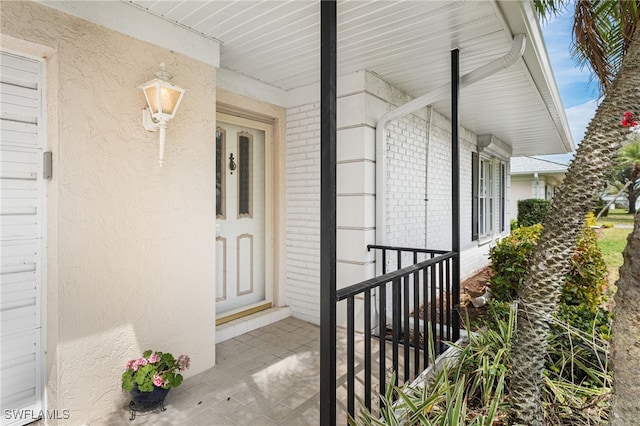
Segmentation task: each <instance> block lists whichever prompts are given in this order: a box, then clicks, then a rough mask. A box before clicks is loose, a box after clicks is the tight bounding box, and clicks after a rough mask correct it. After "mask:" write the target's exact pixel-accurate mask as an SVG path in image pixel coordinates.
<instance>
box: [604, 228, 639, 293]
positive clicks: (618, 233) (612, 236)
mask: <svg viewBox="0 0 640 426" xmlns="http://www.w3.org/2000/svg"><path fill="white" fill-rule="evenodd" d="M632 230H633V229H632V228H601V229H598V247H600V250H602V257H603V258H604V261H605V263H606V264H607V269H608V270H609V277H608V281H609V283H610V284H614V283H615V282H616V281H617V280H618V269H619V268H620V267H621V266H622V251H623V250H624V248H625V247H626V246H627V236H628V235H629V233H631V231H632Z"/></svg>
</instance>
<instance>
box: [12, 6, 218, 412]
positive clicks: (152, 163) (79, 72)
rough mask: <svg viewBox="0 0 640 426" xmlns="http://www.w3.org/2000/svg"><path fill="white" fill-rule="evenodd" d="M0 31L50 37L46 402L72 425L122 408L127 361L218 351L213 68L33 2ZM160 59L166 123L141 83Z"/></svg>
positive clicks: (207, 356)
mask: <svg viewBox="0 0 640 426" xmlns="http://www.w3.org/2000/svg"><path fill="white" fill-rule="evenodd" d="M1 19H2V27H1V28H2V33H3V34H7V35H10V36H12V37H15V38H17V39H23V40H26V41H28V42H31V43H34V44H37V45H44V46H48V47H50V48H51V49H53V52H54V53H52V54H51V55H50V56H49V57H48V59H47V61H46V63H45V64H46V67H47V77H48V81H47V85H48V92H47V96H48V98H49V102H48V104H47V108H46V114H47V116H48V117H49V118H50V117H57V121H55V122H51V121H49V129H48V141H47V143H48V145H49V149H51V150H52V151H53V153H54V155H53V158H54V162H55V167H54V173H55V176H54V180H53V181H52V182H50V183H49V187H48V194H49V206H55V208H53V209H51V208H50V210H49V215H48V225H49V229H50V232H49V234H50V236H51V235H55V236H56V237H55V238H50V239H49V249H48V250H49V251H48V258H49V265H48V271H49V274H48V291H49V294H48V297H47V302H48V324H47V325H48V326H49V327H50V332H49V342H48V364H49V373H50V375H49V378H48V383H47V389H48V397H49V401H48V403H49V405H48V408H49V409H56V408H57V409H60V410H63V409H65V410H69V411H70V415H71V419H70V421H69V424H82V423H84V422H86V421H88V420H90V419H91V418H101V417H102V416H104V414H105V413H109V412H111V411H113V410H120V409H122V406H123V404H124V403H125V401H126V400H125V397H124V396H123V394H122V392H121V390H120V375H121V373H122V369H123V367H124V363H125V362H126V361H127V360H128V359H129V358H132V357H137V356H139V355H140V353H141V352H142V351H143V350H145V349H147V348H153V349H157V350H162V351H169V352H173V353H174V354H176V355H179V354H181V353H187V354H189V355H190V356H191V357H192V368H191V370H189V371H188V373H189V375H192V374H195V373H198V372H200V371H202V370H204V369H206V368H209V367H211V366H212V365H213V364H214V360H215V351H214V340H213V339H214V335H215V312H214V301H215V273H214V262H213V259H214V258H215V257H214V256H215V253H214V251H213V250H214V245H213V238H214V235H215V223H214V218H215V208H214V207H215V206H214V202H215V197H214V195H215V194H214V185H213V182H215V174H214V170H215V161H214V159H215V151H214V144H213V140H214V139H213V135H214V131H215V119H214V118H215V91H214V89H215V88H214V85H215V69H214V68H212V67H211V66H207V65H204V64H202V63H199V62H197V61H195V60H191V59H187V58H185V57H182V56H180V55H177V54H174V53H172V52H170V51H168V50H164V49H161V48H158V47H155V46H152V45H149V44H146V43H143V42H139V41H137V40H134V39H132V38H130V37H127V36H123V35H121V34H118V33H115V32H113V31H110V30H107V29H105V28H103V27H99V26H96V25H93V24H90V23H88V22H86V21H82V20H80V19H77V18H73V17H71V16H68V15H65V14H63V13H60V12H57V11H55V10H53V9H50V8H48V7H46V6H43V5H40V4H36V3H32V2H3V4H2V18H1ZM160 62H166V64H167V67H168V69H169V71H170V72H172V73H173V74H174V76H175V78H174V82H175V83H176V84H179V85H181V86H183V87H185V88H186V90H187V92H186V94H185V97H184V100H183V103H182V105H181V108H180V110H179V111H178V114H177V117H176V118H175V120H173V121H172V122H170V124H169V129H168V132H167V146H166V152H165V164H164V167H163V168H159V166H158V162H157V149H158V141H157V138H158V135H157V133H150V132H147V131H146V130H144V129H143V128H142V126H141V124H140V110H141V108H142V106H143V105H144V99H143V96H142V93H141V92H140V90H138V89H137V86H138V85H139V84H141V83H143V82H145V81H147V80H149V79H150V78H152V77H153V73H154V72H155V71H156V70H157V69H158V64H159V63H160Z"/></svg>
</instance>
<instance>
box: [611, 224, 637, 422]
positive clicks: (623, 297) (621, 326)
mask: <svg viewBox="0 0 640 426" xmlns="http://www.w3.org/2000/svg"><path fill="white" fill-rule="evenodd" d="M634 223H635V225H634V228H633V232H632V233H631V234H629V238H628V240H627V247H626V248H625V249H624V253H623V256H624V265H622V268H620V278H619V279H618V282H617V283H616V285H617V286H618V291H617V293H616V295H615V301H616V305H615V308H614V311H613V312H614V316H613V318H614V322H613V334H612V336H611V359H612V365H613V398H612V400H611V413H610V414H609V424H610V425H612V426H626V425H632V424H637V422H638V420H639V419H640V404H638V395H640V374H639V372H640V310H638V301H640V256H638V253H640V214H636V218H635V222H634Z"/></svg>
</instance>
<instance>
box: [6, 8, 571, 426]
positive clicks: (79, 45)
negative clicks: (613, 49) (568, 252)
mask: <svg viewBox="0 0 640 426" xmlns="http://www.w3.org/2000/svg"><path fill="white" fill-rule="evenodd" d="M1 8H2V10H1V14H0V19H1V26H0V32H1V34H0V35H1V39H0V41H1V46H2V61H1V64H0V66H1V71H0V76H1V79H2V99H1V101H2V140H1V141H0V149H1V150H2V179H3V181H2V220H3V222H2V241H1V242H2V302H1V303H2V336H1V337H2V371H1V374H2V407H3V409H5V408H12V409H13V408H16V409H32V410H36V411H37V410H41V409H45V408H47V409H50V410H53V409H58V410H69V412H70V413H71V419H70V420H69V421H68V422H69V423H70V424H83V423H89V422H90V421H91V420H92V419H99V418H100V417H101V416H103V415H104V414H105V413H107V412H110V411H113V410H116V409H120V408H121V407H122V405H123V402H124V398H123V396H122V395H121V392H120V389H119V385H120V375H121V373H122V369H123V368H124V365H125V362H126V361H127V360H128V359H130V358H131V357H135V356H138V355H139V354H140V353H141V352H142V351H143V350H144V349H147V348H155V349H158V350H163V351H170V352H173V353H187V354H189V355H190V356H191V358H192V368H191V370H189V371H188V373H189V374H190V375H193V374H196V373H199V372H201V371H203V370H206V369H208V368H210V367H212V366H214V365H215V347H216V342H219V341H222V340H224V339H228V338H230V337H233V336H234V335H237V334H241V333H244V332H246V331H248V330H251V329H255V328H257V327H259V326H261V325H265V324H267V323H269V322H272V321H276V320H278V319H279V318H282V317H283V316H289V315H293V316H294V317H297V318H301V319H304V320H306V321H310V322H313V323H316V324H317V323H318V322H319V319H320V314H319V303H318V299H319V274H320V266H319V256H320V230H319V224H320V218H321V216H322V214H323V212H321V211H320V202H319V200H320V195H319V194H320V167H319V158H320V150H319V146H320V139H319V138H320V127H319V123H320V102H319V99H320V94H319V93H320V91H319V65H320V57H319V48H320V39H319V21H320V18H319V2H277V3H271V2H268V1H264V2H245V1H215V2H191V1H183V2H148V1H141V0H133V1H129V2H125V1H121V2H116V1H109V2H93V1H61V2H52V3H48V2H41V3H40V2H31V1H24V2H12V1H9V2H6V1H5V2H2V5H1ZM338 22H339V24H338V42H337V43H338V75H339V78H338V87H337V91H338V119H337V120H338V123H337V125H338V143H337V149H338V154H337V156H338V160H337V163H338V164H337V179H338V182H337V206H338V207H337V208H338V213H337V228H338V230H337V276H338V285H339V286H340V287H344V286H346V285H349V284H353V283H357V282H360V281H362V280H364V279H368V278H371V277H372V276H373V275H374V274H375V259H374V254H373V252H368V251H367V244H371V243H375V242H378V243H381V244H389V245H402V246H410V247H425V246H426V247H429V248H432V249H440V250H450V248H451V247H450V246H451V240H452V230H451V223H452V220H451V213H450V210H451V191H452V190H451V180H452V176H451V171H452V167H451V164H450V161H451V160H450V159H451V142H450V138H451V123H450V120H449V114H450V113H449V111H450V99H451V98H450V94H449V92H448V89H447V85H448V84H449V82H450V79H451V75H450V51H451V50H452V49H456V48H459V51H460V62H461V75H463V78H462V88H461V91H460V123H461V126H462V129H461V135H460V136H461V138H460V139H461V143H460V165H461V166H460V192H459V196H460V200H461V218H460V224H461V227H460V230H459V231H460V240H461V270H462V276H463V277H465V276H468V275H470V274H472V273H473V272H474V271H476V270H478V269H480V268H481V267H483V266H484V265H485V264H486V262H487V251H488V248H489V246H490V245H491V244H490V243H491V242H493V241H495V240H496V239H497V238H499V237H501V236H504V235H506V234H507V233H508V232H509V226H508V218H509V217H510V207H509V205H508V204H507V202H506V201H507V200H508V199H509V190H510V186H511V185H512V183H511V179H510V176H509V173H508V171H509V169H510V168H511V166H510V159H511V157H512V156H526V155H537V154H556V153H566V152H570V151H572V150H573V142H572V139H571V136H570V133H569V130H568V126H567V121H566V117H565V115H564V110H563V107H562V104H561V101H560V97H559V94H558V90H557V87H556V85H555V83H554V79H553V76H552V73H551V67H550V63H549V60H548V57H547V54H546V50H545V47H544V43H543V39H542V35H541V32H540V28H539V25H538V23H537V21H536V19H535V14H534V11H533V8H532V5H531V4H530V3H529V2H528V1H523V2H516V1H504V2H496V1H474V2H457V1H442V2H431V1H421V2H377V1H369V2H339V3H338ZM518 34H523V35H524V38H523V37H520V36H517V35H518ZM523 40H524V44H522V41H523ZM492 61H497V62H495V63H494V64H493V65H492V66H491V67H490V68H489V69H486V68H482V67H483V66H485V65H486V64H488V63H491V62H492ZM161 62H163V63H166V65H167V70H168V71H169V72H171V73H172V74H173V75H174V79H173V80H172V82H173V83H175V84H177V85H179V86H181V87H183V88H185V89H186V94H185V95H184V99H183V101H182V104H181V106H180V109H179V110H178V112H177V115H176V117H175V119H173V120H172V121H170V122H169V124H168V129H167V131H166V148H165V158H164V165H163V167H159V165H158V162H157V158H158V135H157V133H150V132H148V131H146V130H145V129H144V128H143V127H142V125H141V119H140V110H141V109H142V108H143V106H144V97H143V96H142V92H141V91H140V90H139V89H138V86H139V85H140V84H142V83H144V82H146V81H147V80H149V79H150V78H151V77H152V76H153V73H154V72H156V71H157V70H158V64H160V63H161ZM476 80H477V81H476ZM469 82H473V84H468V83H469ZM441 88H444V89H443V90H441ZM419 97H421V98H422V99H423V103H422V104H421V105H418V106H417V107H416V108H415V109H414V110H409V111H407V112H406V113H404V114H402V115H401V116H399V117H398V118H395V119H393V120H391V121H390V122H389V123H388V124H387V125H386V126H383V125H382V124H381V123H379V122H378V121H379V119H380V118H381V116H382V115H383V114H384V113H386V112H388V111H390V110H393V109H394V108H396V107H398V106H400V105H405V104H406V103H407V102H409V101H411V100H412V99H415V98H419ZM376 129H378V130H379V131H380V133H381V136H379V137H378V138H376ZM45 151H50V152H52V157H53V165H52V177H51V178H50V180H46V179H43V176H42V163H43V152H45ZM231 154H233V155H234V157H233V158H234V164H235V165H236V169H235V170H234V168H233V167H231ZM249 167H252V168H249ZM511 210H513V209H512V208H511ZM260 310H264V315H263V316H260V317H258V318H252V319H251V320H246V315H247V314H249V313H251V312H256V311H260ZM45 395H46V396H45ZM45 401H46V402H45ZM7 422H8V420H7V421H6V420H3V425H4V424H20V422H13V423H7Z"/></svg>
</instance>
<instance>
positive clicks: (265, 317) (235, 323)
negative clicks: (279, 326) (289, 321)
mask: <svg viewBox="0 0 640 426" xmlns="http://www.w3.org/2000/svg"><path fill="white" fill-rule="evenodd" d="M290 316H291V309H290V308H289V307H288V306H283V307H277V308H268V309H265V310H262V311H259V312H255V313H253V314H251V315H247V316H243V317H241V318H237V319H234V320H231V321H229V322H226V323H224V324H222V325H217V326H216V343H220V342H224V341H225V340H229V339H233V338H234V337H238V336H240V335H242V334H245V333H248V332H250V331H253V330H256V329H258V328H260V327H264V326H266V325H269V324H273V323H274V322H278V321H282V320H283V319H285V318H289V317H290Z"/></svg>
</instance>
